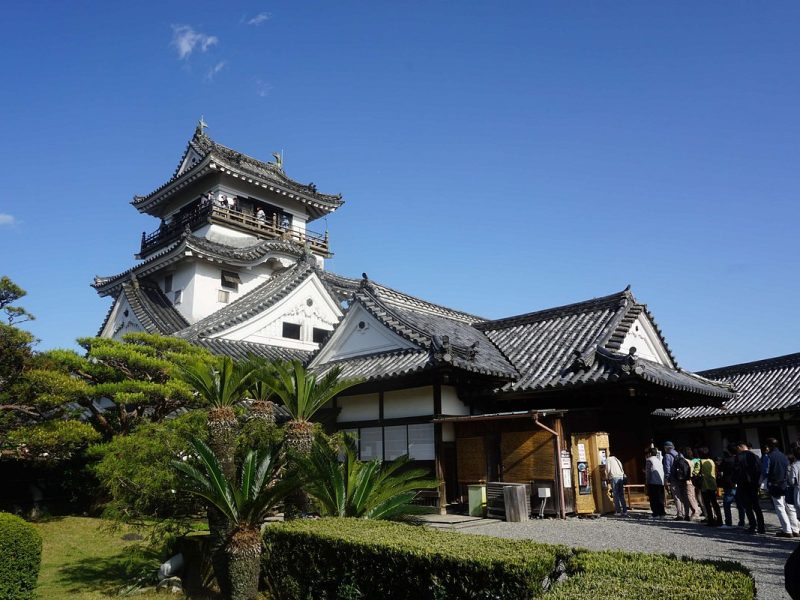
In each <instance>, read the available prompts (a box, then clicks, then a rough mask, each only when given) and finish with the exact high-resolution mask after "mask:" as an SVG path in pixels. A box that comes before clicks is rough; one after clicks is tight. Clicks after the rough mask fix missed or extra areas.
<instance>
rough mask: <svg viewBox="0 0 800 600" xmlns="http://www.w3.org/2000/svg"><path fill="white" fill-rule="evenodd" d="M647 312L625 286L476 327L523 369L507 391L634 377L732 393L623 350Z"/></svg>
mask: <svg viewBox="0 0 800 600" xmlns="http://www.w3.org/2000/svg"><path fill="white" fill-rule="evenodd" d="M644 311H646V307H645V306H644V305H642V304H639V303H638V302H637V301H636V299H635V298H634V297H633V294H632V293H631V292H630V290H629V289H627V288H626V289H625V290H623V291H622V292H619V293H616V294H611V295H609V296H604V297H601V298H595V299H592V300H588V301H585V302H578V303H575V304H569V305H566V306H559V307H556V308H550V309H547V310H542V311H538V312H534V313H528V314H525V315H519V316H516V317H509V318H506V319H499V320H496V321H486V322H483V323H478V324H476V325H475V326H476V327H477V328H478V329H480V330H482V331H484V332H485V333H486V335H487V336H488V338H489V339H490V340H491V341H492V342H493V343H494V344H495V345H496V346H497V347H498V348H499V349H500V351H501V352H502V353H503V354H504V355H505V356H506V357H507V358H508V359H509V360H510V361H511V363H512V364H513V365H514V366H515V367H516V368H517V371H519V373H520V377H519V378H518V379H517V380H516V381H514V382H513V383H509V384H507V385H506V386H505V388H504V389H503V390H502V391H503V392H540V391H548V390H556V389H561V388H567V387H574V386H581V385H587V384H593V383H600V382H604V381H618V380H620V379H624V378H630V379H642V380H645V381H649V382H651V383H655V384H657V385H660V386H662V387H667V388H669V389H674V390H679V391H683V392H689V393H694V394H700V395H706V396H712V397H715V398H728V397H730V396H731V395H732V392H731V391H730V389H729V386H727V384H723V383H718V382H713V381H710V380H707V379H704V378H703V377H700V376H697V375H694V374H692V373H687V372H685V371H682V370H681V369H679V368H677V367H675V368H672V367H670V366H664V365H660V364H658V363H655V362H652V361H649V360H645V359H643V358H641V357H635V356H630V355H625V354H620V353H619V352H618V350H619V348H620V347H621V344H622V341H623V340H624V339H625V334H626V333H627V331H628V329H629V328H630V326H631V325H632V324H633V322H634V321H635V320H636V317H638V316H639V315H640V314H641V313H642V312H644ZM648 316H650V315H649V313H648ZM659 335H660V333H659ZM662 340H663V337H662ZM665 346H666V344H665ZM670 356H671V355H670ZM673 363H674V360H673Z"/></svg>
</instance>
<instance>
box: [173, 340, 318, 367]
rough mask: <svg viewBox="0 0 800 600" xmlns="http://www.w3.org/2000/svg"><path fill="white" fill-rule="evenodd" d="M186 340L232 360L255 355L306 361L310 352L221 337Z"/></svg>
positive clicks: (273, 358) (244, 358) (274, 358)
mask: <svg viewBox="0 0 800 600" xmlns="http://www.w3.org/2000/svg"><path fill="white" fill-rule="evenodd" d="M187 341H188V342H191V343H192V344H194V345H196V346H201V347H202V348H205V349H206V350H208V351H209V352H211V353H212V354H217V355H221V356H230V357H231V358H233V359H234V360H246V359H247V358H249V357H250V356H257V357H259V358H265V359H267V360H299V361H301V362H306V361H307V360H308V359H309V357H310V356H311V352H308V351H306V350H295V349H294V348H282V347H280V346H268V345H267V344H254V343H252V342H243V341H238V340H225V339H221V338H188V339H187Z"/></svg>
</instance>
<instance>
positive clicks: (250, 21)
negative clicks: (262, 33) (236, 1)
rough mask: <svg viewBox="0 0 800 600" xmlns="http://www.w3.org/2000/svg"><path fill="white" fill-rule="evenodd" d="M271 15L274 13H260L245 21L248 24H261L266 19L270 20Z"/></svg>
mask: <svg viewBox="0 0 800 600" xmlns="http://www.w3.org/2000/svg"><path fill="white" fill-rule="evenodd" d="M271 16H272V15H271V14H270V13H268V12H262V13H258V14H257V15H256V16H255V17H253V18H252V19H248V20H247V21H245V23H247V24H248V25H256V26H258V25H261V24H262V23H263V22H264V21H269V19H270V17H271Z"/></svg>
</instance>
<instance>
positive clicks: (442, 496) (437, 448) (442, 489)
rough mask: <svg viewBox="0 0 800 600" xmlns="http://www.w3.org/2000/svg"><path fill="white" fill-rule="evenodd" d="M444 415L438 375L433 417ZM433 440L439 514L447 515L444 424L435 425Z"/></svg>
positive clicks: (436, 377)
mask: <svg viewBox="0 0 800 600" xmlns="http://www.w3.org/2000/svg"><path fill="white" fill-rule="evenodd" d="M441 414H442V385H441V383H440V380H439V375H438V373H437V374H435V375H434V380H433V416H434V418H437V417H440V416H441ZM433 440H434V453H435V465H436V479H438V480H439V514H440V515H444V514H447V488H446V486H445V483H444V469H443V468H442V424H441V423H434V424H433Z"/></svg>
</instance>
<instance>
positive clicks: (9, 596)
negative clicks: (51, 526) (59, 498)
mask: <svg viewBox="0 0 800 600" xmlns="http://www.w3.org/2000/svg"><path fill="white" fill-rule="evenodd" d="M41 560H42V538H41V536H40V535H39V533H38V532H37V531H36V529H34V528H33V526H32V525H29V524H28V523H26V522H25V521H23V520H22V519H20V518H19V517H16V516H14V515H10V514H8V513H0V600H29V599H32V598H33V597H34V590H35V589H36V579H37V578H38V577H39V566H40V564H41Z"/></svg>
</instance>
